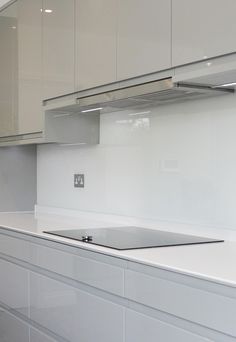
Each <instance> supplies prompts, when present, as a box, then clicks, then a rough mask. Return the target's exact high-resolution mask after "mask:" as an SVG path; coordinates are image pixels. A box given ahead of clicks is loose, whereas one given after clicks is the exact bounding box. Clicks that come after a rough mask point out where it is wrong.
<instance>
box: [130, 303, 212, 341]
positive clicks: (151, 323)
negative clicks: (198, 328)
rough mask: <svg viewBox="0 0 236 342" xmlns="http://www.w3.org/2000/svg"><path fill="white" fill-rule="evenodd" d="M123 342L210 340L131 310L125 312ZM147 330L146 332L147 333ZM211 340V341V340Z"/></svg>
mask: <svg viewBox="0 0 236 342" xmlns="http://www.w3.org/2000/svg"><path fill="white" fill-rule="evenodd" d="M125 326H126V333H125V336H126V339H125V342H134V341H135V342H146V341H147V336H148V342H157V341H163V342H173V341H181V342H204V341H208V342H210V341H211V340H209V339H206V338H205V337H202V336H199V335H196V334H194V333H192V332H190V331H187V330H184V329H181V328H179V327H177V326H175V325H172V324H170V323H166V322H164V321H161V320H159V319H156V318H153V317H150V316H147V315H144V314H142V313H138V312H135V311H132V310H127V312H126V325H125ZM147 332H148V334H147ZM212 342H213V341H212Z"/></svg>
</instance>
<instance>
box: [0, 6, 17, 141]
mask: <svg viewBox="0 0 236 342" xmlns="http://www.w3.org/2000/svg"><path fill="white" fill-rule="evenodd" d="M0 44H1V49H0V137H4V136H10V135H15V134H17V125H18V121H17V92H18V84H17V58H18V51H17V3H13V4H12V5H10V6H9V7H7V8H6V9H5V10H3V11H2V12H0Z"/></svg>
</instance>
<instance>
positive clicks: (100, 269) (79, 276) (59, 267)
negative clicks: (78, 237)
mask: <svg viewBox="0 0 236 342" xmlns="http://www.w3.org/2000/svg"><path fill="white" fill-rule="evenodd" d="M32 253H33V260H32V262H33V264H34V265H37V266H39V267H41V268H45V269H47V270H50V271H52V272H55V273H58V274H60V275H63V276H66V277H69V278H72V279H74V280H78V281H79V282H82V283H84V284H87V285H90V286H93V287H96V288H99V289H101V290H105V291H108V292H111V293H114V294H117V295H120V296H121V295H123V294H124V270H123V269H122V268H121V267H117V266H114V265H112V264H109V263H105V262H101V261H99V260H96V259H95V258H96V254H95V255H94V253H91V256H92V255H94V256H93V258H91V259H90V258H86V257H81V256H77V255H73V254H70V253H65V252H63V251H59V250H56V249H54V248H48V247H44V246H40V245H32Z"/></svg>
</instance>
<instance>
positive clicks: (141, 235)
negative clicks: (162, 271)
mask: <svg viewBox="0 0 236 342" xmlns="http://www.w3.org/2000/svg"><path fill="white" fill-rule="evenodd" d="M44 233H47V234H52V235H56V236H60V237H64V238H67V239H72V240H77V241H82V242H84V243H89V244H93V245H98V246H103V247H109V248H113V249H117V250H129V249H141V248H154V247H168V246H181V245H194V244H203V243H213V242H224V241H223V240H215V239H209V238H205V237H200V236H193V235H185V234H178V233H171V232H166V231H161V230H154V229H146V228H138V227H119V228H96V229H75V230H55V231H45V232H44Z"/></svg>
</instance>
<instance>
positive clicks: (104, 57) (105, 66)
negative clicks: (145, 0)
mask: <svg viewBox="0 0 236 342" xmlns="http://www.w3.org/2000/svg"><path fill="white" fill-rule="evenodd" d="M76 14H77V15H76V26H77V28H76V37H77V38H76V41H77V88H78V89H79V90H82V89H86V88H92V87H96V86H99V85H103V84H107V83H111V82H115V81H116V33H117V0H77V1H76Z"/></svg>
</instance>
